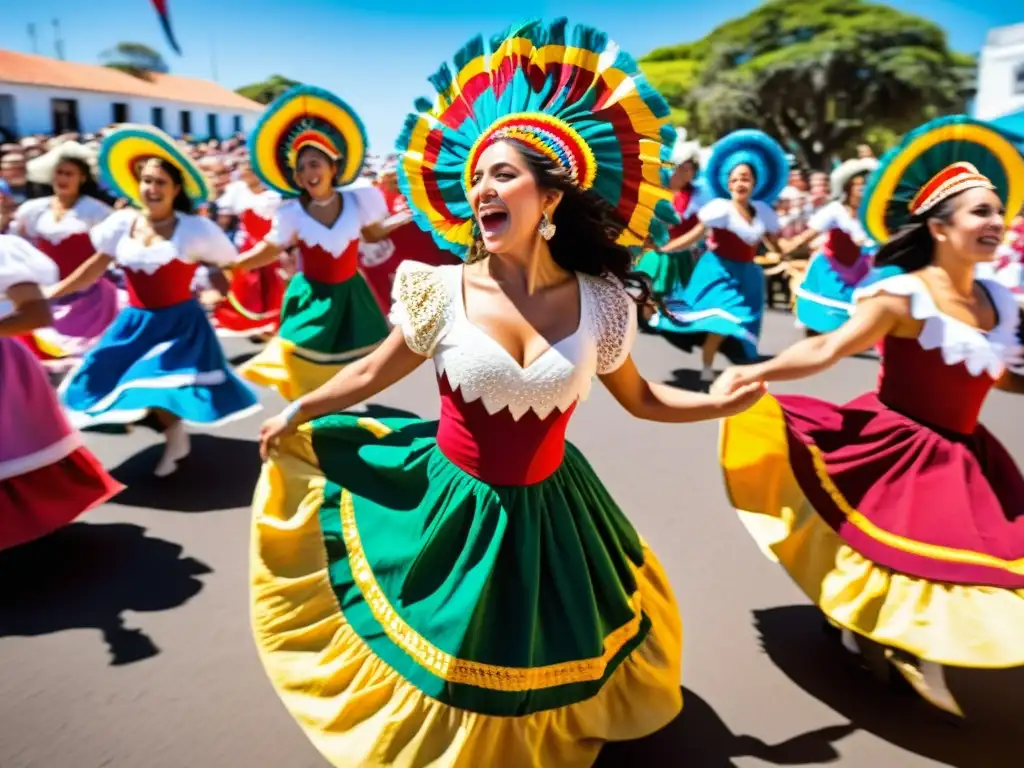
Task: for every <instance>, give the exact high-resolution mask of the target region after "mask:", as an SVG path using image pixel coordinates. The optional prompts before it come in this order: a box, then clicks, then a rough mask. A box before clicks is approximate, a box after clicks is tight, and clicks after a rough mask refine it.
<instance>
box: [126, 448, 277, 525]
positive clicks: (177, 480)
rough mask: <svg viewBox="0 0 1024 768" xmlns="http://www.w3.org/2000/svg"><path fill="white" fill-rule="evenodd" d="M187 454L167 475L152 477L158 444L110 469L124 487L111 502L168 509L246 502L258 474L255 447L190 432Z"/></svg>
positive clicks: (229, 506)
mask: <svg viewBox="0 0 1024 768" xmlns="http://www.w3.org/2000/svg"><path fill="white" fill-rule="evenodd" d="M191 440H192V452H191V453H190V454H189V455H188V458H186V459H185V460H184V461H182V462H181V463H180V464H179V465H178V471H177V472H175V473H174V474H173V475H170V476H169V477H164V478H159V477H155V476H154V475H153V468H154V467H156V465H157V462H158V461H160V456H161V454H162V453H163V450H164V449H163V444H162V443H160V444H157V445H152V446H150V447H149V448H147V449H146V450H144V451H142V452H141V453H137V454H135V455H134V456H132V457H131V458H129V459H127V460H126V461H125V462H124V463H123V464H121V465H120V466H118V467H116V468H115V469H113V470H111V472H110V474H111V475H113V476H114V477H115V478H116V479H117V480H118V481H119V482H121V483H123V484H124V485H125V486H126V487H125V490H123V491H122V492H121V493H120V494H118V495H117V496H116V497H115V498H114V499H113V500H112V501H111V502H110V503H112V504H121V505H123V506H126V507H142V508H148V509H162V510H168V511H173V512H215V511H218V510H222V509H234V508H236V507H245V506H248V505H249V503H250V502H251V501H252V489H253V487H254V486H255V485H256V480H257V479H258V478H259V474H260V456H259V446H258V445H257V443H256V442H255V441H254V440H239V439H237V438H233V437H225V436H223V435H218V434H198V435H192V436H191Z"/></svg>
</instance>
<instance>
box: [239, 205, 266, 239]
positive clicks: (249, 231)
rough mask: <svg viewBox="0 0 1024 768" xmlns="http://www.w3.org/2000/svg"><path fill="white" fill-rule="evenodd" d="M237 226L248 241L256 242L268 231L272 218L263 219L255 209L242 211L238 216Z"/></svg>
mask: <svg viewBox="0 0 1024 768" xmlns="http://www.w3.org/2000/svg"><path fill="white" fill-rule="evenodd" d="M238 223H239V226H240V227H241V229H242V232H243V235H244V237H245V238H247V239H248V241H250V242H253V243H258V242H259V241H260V240H262V239H263V238H264V237H266V236H267V235H268V234H269V233H270V227H271V225H272V224H273V219H264V218H263V217H262V216H260V215H259V214H257V213H256V212H255V211H243V212H242V215H241V216H239V217H238Z"/></svg>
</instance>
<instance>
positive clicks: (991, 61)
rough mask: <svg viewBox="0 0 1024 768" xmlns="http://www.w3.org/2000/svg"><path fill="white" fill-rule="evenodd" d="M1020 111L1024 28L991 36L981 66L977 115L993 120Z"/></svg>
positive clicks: (1023, 98)
mask: <svg viewBox="0 0 1024 768" xmlns="http://www.w3.org/2000/svg"><path fill="white" fill-rule="evenodd" d="M1018 73H1020V79H1018ZM1021 110H1024V25H1016V26H1013V27H1004V28H1002V29H994V30H992V31H991V32H989V35H988V41H987V42H986V45H985V47H984V48H982V50H981V57H980V59H979V62H978V95H977V97H976V98H975V102H974V115H975V117H977V118H978V119H980V120H992V119H995V118H997V117H1001V116H1003V115H1009V114H1013V113H1014V112H1019V111H1021Z"/></svg>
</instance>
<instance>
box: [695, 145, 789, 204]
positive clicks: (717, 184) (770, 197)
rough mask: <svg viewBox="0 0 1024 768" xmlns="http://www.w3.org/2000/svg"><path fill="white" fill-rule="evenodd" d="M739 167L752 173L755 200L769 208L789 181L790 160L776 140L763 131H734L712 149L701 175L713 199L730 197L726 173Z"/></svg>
mask: <svg viewBox="0 0 1024 768" xmlns="http://www.w3.org/2000/svg"><path fill="white" fill-rule="evenodd" d="M738 165H748V166H750V169H751V170H752V171H753V172H754V190H753V192H751V195H750V196H751V197H752V198H753V199H754V200H760V201H761V202H764V203H767V204H769V205H771V204H772V203H774V202H775V200H776V199H777V198H778V196H779V194H780V193H781V192H782V190H783V189H785V188H786V183H787V181H788V180H789V160H787V159H786V153H785V152H784V151H783V149H782V147H781V146H780V145H779V142H777V141H776V140H775V139H773V138H772V137H771V136H769V135H768V134H767V133H764V132H763V131H755V130H752V129H744V130H741V131H733V132H732V133H730V134H729V135H728V136H725V137H724V138H722V139H720V140H719V141H718V142H717V143H716V144H715V146H714V147H712V149H711V157H710V158H709V159H708V162H707V166H706V167H705V171H704V175H705V176H706V177H707V180H708V183H709V185H710V187H711V192H712V194H713V195H714V196H715V197H725V198H727V197H729V174H731V173H732V172H733V169H734V168H736V166H738Z"/></svg>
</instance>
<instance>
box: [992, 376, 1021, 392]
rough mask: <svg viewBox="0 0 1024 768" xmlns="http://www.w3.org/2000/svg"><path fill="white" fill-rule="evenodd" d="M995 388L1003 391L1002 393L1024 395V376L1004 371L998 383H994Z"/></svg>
mask: <svg viewBox="0 0 1024 768" xmlns="http://www.w3.org/2000/svg"><path fill="white" fill-rule="evenodd" d="M996 388H997V389H1001V390H1003V392H1012V393H1013V394H1015V395H1024V375H1021V374H1019V373H1014V372H1013V371H1006V372H1005V373H1004V374H1003V375H1002V377H1000V379H999V381H997V382H996Z"/></svg>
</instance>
